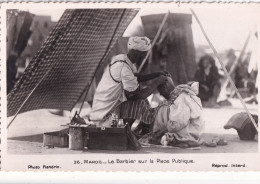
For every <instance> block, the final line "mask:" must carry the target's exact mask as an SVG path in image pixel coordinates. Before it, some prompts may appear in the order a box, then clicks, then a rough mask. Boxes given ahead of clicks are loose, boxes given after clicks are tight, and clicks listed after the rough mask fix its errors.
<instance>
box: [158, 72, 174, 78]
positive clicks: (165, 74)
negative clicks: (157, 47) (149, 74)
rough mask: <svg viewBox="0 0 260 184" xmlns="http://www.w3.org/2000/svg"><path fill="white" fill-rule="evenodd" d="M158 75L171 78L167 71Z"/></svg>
mask: <svg viewBox="0 0 260 184" xmlns="http://www.w3.org/2000/svg"><path fill="white" fill-rule="evenodd" d="M159 73H160V75H163V76H166V77H171V74H170V73H169V72H167V71H161V72H159Z"/></svg>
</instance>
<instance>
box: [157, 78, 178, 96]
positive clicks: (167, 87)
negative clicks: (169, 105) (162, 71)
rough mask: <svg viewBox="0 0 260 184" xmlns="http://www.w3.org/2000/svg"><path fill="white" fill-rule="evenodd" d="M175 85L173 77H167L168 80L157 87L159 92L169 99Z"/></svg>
mask: <svg viewBox="0 0 260 184" xmlns="http://www.w3.org/2000/svg"><path fill="white" fill-rule="evenodd" d="M174 88H175V86H174V83H173V80H172V78H171V77H167V81H166V82H164V83H162V84H160V85H159V86H158V87H157V90H158V92H159V93H160V95H162V96H163V97H164V98H166V99H168V98H169V97H170V93H171V92H172V91H173V90H174Z"/></svg>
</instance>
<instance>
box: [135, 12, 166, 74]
mask: <svg viewBox="0 0 260 184" xmlns="http://www.w3.org/2000/svg"><path fill="white" fill-rule="evenodd" d="M169 15H170V11H168V13H167V14H165V16H164V18H163V21H162V23H161V25H160V27H159V29H158V31H157V33H156V35H155V37H154V40H153V42H152V46H151V49H150V50H149V51H148V53H147V55H146V57H145V58H144V60H143V61H142V64H141V65H140V67H139V68H138V71H137V73H140V72H141V70H142V68H143V66H144V64H145V62H146V60H147V58H148V57H149V55H150V53H151V52H152V49H153V47H154V45H155V43H156V41H157V39H158V37H159V35H160V33H161V32H162V28H163V26H164V24H165V22H166V20H167V19H168V17H169Z"/></svg>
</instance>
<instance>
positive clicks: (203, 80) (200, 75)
mask: <svg viewBox="0 0 260 184" xmlns="http://www.w3.org/2000/svg"><path fill="white" fill-rule="evenodd" d="M220 78H221V76H220V74H219V72H218V68H217V67H216V64H215V60H214V58H213V57H211V56H210V55H205V56H203V57H201V59H200V61H199V63H198V69H197V71H196V74H195V81H197V82H199V84H200V85H199V91H200V93H199V97H200V99H201V100H202V104H203V107H217V106H218V105H217V99H218V96H219V93H220V87H221V85H220Z"/></svg>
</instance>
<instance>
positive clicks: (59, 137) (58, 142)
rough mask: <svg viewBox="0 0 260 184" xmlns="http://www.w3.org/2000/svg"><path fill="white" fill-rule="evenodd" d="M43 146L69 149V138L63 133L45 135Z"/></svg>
mask: <svg viewBox="0 0 260 184" xmlns="http://www.w3.org/2000/svg"><path fill="white" fill-rule="evenodd" d="M43 146H52V147H68V146H69V136H68V135H67V134H65V133H64V132H62V131H57V132H47V133H44V134H43Z"/></svg>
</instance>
